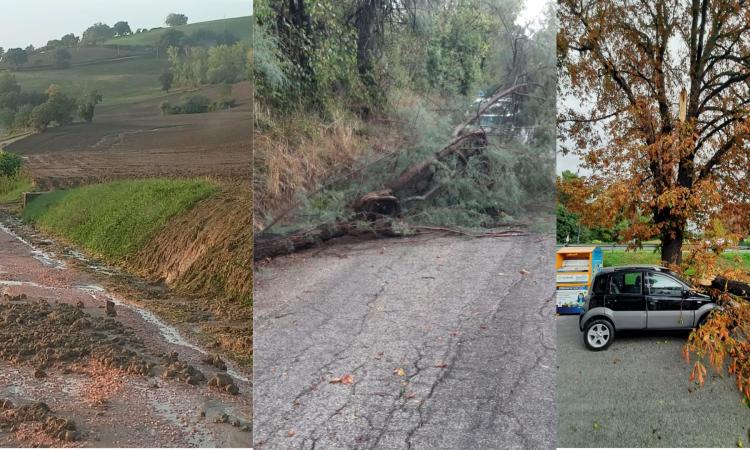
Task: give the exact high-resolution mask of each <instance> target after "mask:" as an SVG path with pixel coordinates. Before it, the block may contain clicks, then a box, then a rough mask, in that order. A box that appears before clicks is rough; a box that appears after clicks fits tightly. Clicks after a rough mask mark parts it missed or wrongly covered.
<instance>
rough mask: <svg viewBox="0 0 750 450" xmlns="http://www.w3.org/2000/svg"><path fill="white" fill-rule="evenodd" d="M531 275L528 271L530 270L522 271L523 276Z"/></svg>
mask: <svg viewBox="0 0 750 450" xmlns="http://www.w3.org/2000/svg"><path fill="white" fill-rule="evenodd" d="M530 273H531V272H529V271H528V270H526V269H521V275H528V274H530Z"/></svg>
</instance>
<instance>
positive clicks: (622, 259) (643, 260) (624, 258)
mask: <svg viewBox="0 0 750 450" xmlns="http://www.w3.org/2000/svg"><path fill="white" fill-rule="evenodd" d="M603 253H604V267H610V266H623V265H632V264H661V255H660V254H659V253H658V252H657V253H654V252H653V251H652V250H648V249H645V250H638V251H628V252H626V251H625V250H606V249H605V250H603ZM719 262H720V264H721V265H723V266H724V267H727V268H729V267H732V268H744V269H747V270H750V252H727V253H723V254H722V255H721V259H720V260H719Z"/></svg>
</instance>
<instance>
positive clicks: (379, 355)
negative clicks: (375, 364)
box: [375, 352, 383, 359]
mask: <svg viewBox="0 0 750 450" xmlns="http://www.w3.org/2000/svg"><path fill="white" fill-rule="evenodd" d="M375 359H383V352H378V354H377V355H375Z"/></svg>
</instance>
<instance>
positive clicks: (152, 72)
mask: <svg viewBox="0 0 750 450" xmlns="http://www.w3.org/2000/svg"><path fill="white" fill-rule="evenodd" d="M168 67H169V61H167V59H166V58H160V59H156V58H150V57H143V58H141V57H136V58H133V59H125V60H120V61H108V62H103V63H100V64H90V65H84V66H78V67H77V66H74V67H71V68H69V69H58V70H39V71H21V72H15V73H14V75H15V77H16V80H17V81H18V83H19V84H20V85H21V87H22V88H23V89H24V90H36V91H40V92H44V91H45V90H46V89H47V87H48V86H49V85H50V84H53V83H54V84H59V85H60V86H61V87H62V88H63V89H64V90H66V91H69V90H75V89H78V88H86V89H97V90H98V91H99V92H100V93H101V94H102V95H103V96H104V99H103V101H102V105H116V104H123V103H132V102H137V101H140V100H144V99H148V98H152V97H154V96H158V95H161V94H162V91H161V89H160V86H159V81H158V77H159V75H160V74H161V73H162V72H164V71H165V70H167V68H168Z"/></svg>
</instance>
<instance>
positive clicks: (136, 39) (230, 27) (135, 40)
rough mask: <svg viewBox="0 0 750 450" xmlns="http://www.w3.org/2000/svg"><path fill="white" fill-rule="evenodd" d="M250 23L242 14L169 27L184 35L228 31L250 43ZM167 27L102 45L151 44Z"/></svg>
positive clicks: (156, 41)
mask: <svg viewBox="0 0 750 450" xmlns="http://www.w3.org/2000/svg"><path fill="white" fill-rule="evenodd" d="M251 23H252V22H251V20H250V16H244V17H233V18H230V19H219V20H210V21H208V22H196V23H189V24H187V25H180V26H176V27H171V28H174V29H176V30H180V31H182V32H183V33H185V34H186V35H190V34H191V33H194V32H196V31H198V30H209V31H213V32H215V33H223V32H224V31H228V32H229V33H231V34H233V35H234V36H235V37H236V38H237V39H239V40H240V41H242V42H245V43H247V44H250V43H252V32H251V26H252V25H251ZM168 29H169V28H166V27H165V28H161V29H158V30H153V31H147V32H145V33H139V34H134V35H131V36H125V37H118V38H114V39H110V40H109V41H106V42H104V44H103V45H129V46H153V45H156V43H158V42H159V39H160V38H161V35H162V34H164V32H166V31H167V30H168Z"/></svg>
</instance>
